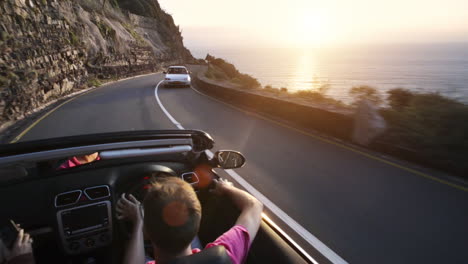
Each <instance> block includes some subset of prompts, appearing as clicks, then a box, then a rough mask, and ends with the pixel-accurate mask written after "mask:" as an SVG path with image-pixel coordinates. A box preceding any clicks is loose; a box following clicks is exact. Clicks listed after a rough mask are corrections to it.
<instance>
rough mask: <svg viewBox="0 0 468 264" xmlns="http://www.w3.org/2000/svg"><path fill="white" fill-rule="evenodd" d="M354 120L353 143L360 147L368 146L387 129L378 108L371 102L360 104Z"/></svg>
mask: <svg viewBox="0 0 468 264" xmlns="http://www.w3.org/2000/svg"><path fill="white" fill-rule="evenodd" d="M354 118H355V120H354V131H353V141H354V142H355V143H358V144H360V145H364V146H368V145H369V144H370V143H372V141H373V140H374V139H375V138H376V137H377V136H378V135H380V134H381V133H383V132H384V131H385V129H386V128H387V124H386V123H385V119H384V118H383V117H382V116H381V115H380V114H379V112H378V108H377V107H376V106H375V105H374V104H372V103H371V102H370V101H369V100H362V101H361V102H359V104H358V107H357V109H356V114H355V115H354Z"/></svg>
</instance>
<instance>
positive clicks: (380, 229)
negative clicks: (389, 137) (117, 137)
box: [21, 74, 468, 263]
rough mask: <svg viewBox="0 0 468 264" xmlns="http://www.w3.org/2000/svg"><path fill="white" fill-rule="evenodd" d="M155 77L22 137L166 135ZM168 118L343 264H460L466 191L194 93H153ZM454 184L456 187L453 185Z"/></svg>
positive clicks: (106, 91)
mask: <svg viewBox="0 0 468 264" xmlns="http://www.w3.org/2000/svg"><path fill="white" fill-rule="evenodd" d="M162 78H163V76H162V75H161V74H154V75H149V76H143V77H139V78H135V79H130V80H125V81H121V82H117V83H114V84H110V85H107V86H104V87H101V88H98V89H96V90H95V91H92V92H90V93H87V94H84V95H82V96H79V97H77V98H76V99H74V100H72V101H70V102H69V103H67V104H65V105H63V106H62V107H60V108H59V109H57V110H55V111H54V112H52V113H51V114H50V115H48V116H47V117H46V118H44V119H43V120H41V121H40V122H39V123H38V124H37V125H35V126H34V127H33V128H31V129H30V130H29V131H28V132H27V133H26V134H25V135H24V136H23V137H22V138H21V141H26V140H32V139H39V138H49V137H59V136H69V135H79V134H89V133H98V132H111V131H126V130H142V129H174V128H175V126H174V125H173V124H172V123H171V122H170V121H169V119H168V118H167V116H166V115H165V114H164V113H163V112H162V110H161V109H160V108H159V106H158V104H157V102H156V100H155V95H154V88H155V86H156V84H157V83H158V82H159V81H160V80H161V79H162ZM158 94H159V97H160V100H161V101H162V103H163V104H164V106H165V107H166V109H167V110H168V111H169V113H170V114H171V115H172V116H173V117H174V118H175V119H177V121H179V122H180V123H181V124H182V125H183V126H184V127H185V128H187V129H202V130H205V131H207V132H208V133H210V134H211V135H212V136H213V137H214V139H215V141H216V149H234V150H239V151H241V152H242V153H244V154H245V156H246V157H247V161H248V163H247V164H246V166H245V167H243V168H241V169H239V170H237V172H238V173H239V174H240V175H242V177H243V178H244V179H245V180H247V181H248V182H249V183H250V184H251V185H253V186H254V187H255V188H256V189H257V190H259V191H260V192H261V193H263V194H264V195H265V196H267V197H268V198H269V199H270V200H271V201H272V202H274V203H275V204H276V205H277V206H278V207H280V208H281V209H282V210H283V211H285V212H286V213H287V214H288V215H289V216H291V217H292V218H293V219H295V220H296V221H297V222H298V223H300V224H301V225H302V226H303V227H304V228H306V229H307V230H308V231H309V232H310V233H312V234H314V235H315V236H316V237H318V238H319V239H320V240H321V241H322V242H323V243H325V244H326V245H327V246H328V247H329V248H331V249H332V250H333V251H334V252H336V253H337V254H338V255H340V256H341V257H342V258H343V259H345V260H346V261H348V262H349V263H467V262H468V242H467V241H468V240H467V239H468V210H467V209H468V192H466V191H464V190H460V189H457V188H453V187H451V186H448V185H446V184H442V183H439V182H436V181H433V180H430V179H427V178H424V177H421V176H418V175H416V174H414V173H411V172H409V171H407V170H404V169H401V168H398V167H395V166H392V165H390V164H387V163H384V162H381V161H378V160H375V159H371V158H369V157H366V156H364V155H362V154H359V153H356V152H353V151H351V150H349V149H345V148H343V147H340V146H338V145H334V144H330V143H327V142H325V141H322V140H320V139H317V138H314V137H311V136H308V135H306V134H303V133H300V132H298V131H295V130H292V129H290V128H287V127H284V126H281V125H278V124H276V123H274V122H270V121H268V120H264V119H261V118H258V117H255V116H252V115H249V114H246V113H244V112H242V111H239V110H236V109H234V108H231V107H229V106H226V105H225V104H223V103H221V102H217V101H215V100H212V99H210V98H208V97H206V96H204V95H201V94H199V93H197V92H196V91H194V90H193V89H188V88H187V89H166V88H160V89H159V93H158ZM460 184H461V183H460Z"/></svg>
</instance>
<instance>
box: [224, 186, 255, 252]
mask: <svg viewBox="0 0 468 264" xmlns="http://www.w3.org/2000/svg"><path fill="white" fill-rule="evenodd" d="M215 192H217V193H220V194H224V195H226V196H228V197H230V198H231V199H232V201H233V203H234V205H235V206H236V207H237V208H238V209H239V210H240V211H241V213H240V215H239V217H238V218H237V221H236V225H241V226H243V227H245V228H246V229H247V231H248V232H249V236H250V243H252V241H253V240H254V238H255V236H256V235H257V232H258V229H259V227H260V223H261V220H262V212H263V204H262V203H261V202H260V201H259V200H257V199H256V198H255V197H253V196H252V195H250V194H249V193H248V192H245V191H243V190H240V189H238V188H236V187H234V186H233V185H232V183H230V182H228V181H227V180H223V179H221V180H217V181H216V189H215Z"/></svg>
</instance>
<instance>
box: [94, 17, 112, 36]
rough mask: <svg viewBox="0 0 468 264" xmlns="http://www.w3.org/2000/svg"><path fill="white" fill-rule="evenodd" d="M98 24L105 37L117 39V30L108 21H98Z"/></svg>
mask: <svg viewBox="0 0 468 264" xmlns="http://www.w3.org/2000/svg"><path fill="white" fill-rule="evenodd" d="M95 24H96V26H97V27H98V28H99V32H101V35H102V36H103V37H104V38H105V39H111V40H115V39H116V32H115V30H114V29H113V28H112V27H111V26H109V25H108V24H107V23H106V22H104V21H96V22H95Z"/></svg>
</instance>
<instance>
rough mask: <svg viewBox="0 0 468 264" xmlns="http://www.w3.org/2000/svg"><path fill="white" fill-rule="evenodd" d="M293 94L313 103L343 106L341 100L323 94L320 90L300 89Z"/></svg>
mask: <svg viewBox="0 0 468 264" xmlns="http://www.w3.org/2000/svg"><path fill="white" fill-rule="evenodd" d="M293 95H294V96H296V97H299V98H303V99H306V100H308V101H310V102H314V103H322V104H332V105H335V106H340V107H343V106H345V105H344V104H343V102H341V101H339V100H336V99H333V98H331V97H328V96H326V95H324V94H323V93H322V92H320V90H319V91H318V92H317V91H311V90H300V91H297V92H295V93H294V94H293Z"/></svg>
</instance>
